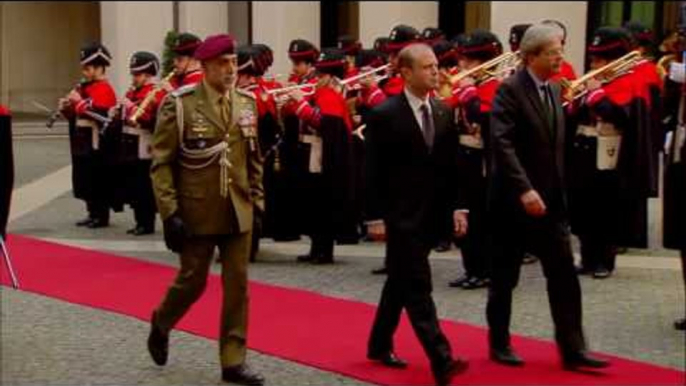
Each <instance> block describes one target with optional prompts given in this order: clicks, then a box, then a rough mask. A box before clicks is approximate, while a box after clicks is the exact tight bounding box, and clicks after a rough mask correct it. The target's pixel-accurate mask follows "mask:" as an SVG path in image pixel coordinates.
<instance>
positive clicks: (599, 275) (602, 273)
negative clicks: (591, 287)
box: [593, 267, 612, 279]
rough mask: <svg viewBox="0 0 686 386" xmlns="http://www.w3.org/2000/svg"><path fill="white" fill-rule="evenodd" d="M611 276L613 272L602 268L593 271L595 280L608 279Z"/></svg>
mask: <svg viewBox="0 0 686 386" xmlns="http://www.w3.org/2000/svg"><path fill="white" fill-rule="evenodd" d="M610 275H612V272H611V271H610V270H609V269H607V268H602V267H600V268H597V269H596V270H595V271H593V278H594V279H607V278H608V277H610Z"/></svg>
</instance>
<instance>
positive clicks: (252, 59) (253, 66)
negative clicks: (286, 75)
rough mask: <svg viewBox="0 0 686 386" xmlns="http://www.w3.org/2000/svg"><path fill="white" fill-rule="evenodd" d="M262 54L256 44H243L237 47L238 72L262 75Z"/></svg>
mask: <svg viewBox="0 0 686 386" xmlns="http://www.w3.org/2000/svg"><path fill="white" fill-rule="evenodd" d="M260 56H261V52H260V50H259V48H257V47H255V46H250V45H243V46H239V47H238V48H236V62H237V63H236V64H237V65H238V73H239V74H246V75H252V76H260V75H262V73H263V72H261V71H260V70H261V63H260Z"/></svg>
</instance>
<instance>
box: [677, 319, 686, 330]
mask: <svg viewBox="0 0 686 386" xmlns="http://www.w3.org/2000/svg"><path fill="white" fill-rule="evenodd" d="M674 328H676V329H677V330H681V331H686V318H683V319H677V320H676V321H674Z"/></svg>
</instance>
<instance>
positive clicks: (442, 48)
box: [431, 35, 466, 252]
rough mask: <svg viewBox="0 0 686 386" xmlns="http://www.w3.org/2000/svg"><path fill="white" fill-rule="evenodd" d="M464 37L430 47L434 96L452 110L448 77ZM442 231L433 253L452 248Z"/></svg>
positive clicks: (454, 69)
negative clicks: (436, 80) (435, 75)
mask: <svg viewBox="0 0 686 386" xmlns="http://www.w3.org/2000/svg"><path fill="white" fill-rule="evenodd" d="M465 36H466V35H463V36H461V37H460V39H458V38H455V40H454V41H455V43H452V42H449V41H447V40H438V41H436V42H435V43H434V44H433V45H432V46H431V48H432V49H433V51H434V55H436V59H437V60H438V72H439V86H438V90H437V91H436V94H437V96H438V97H439V98H441V99H442V100H443V102H444V103H445V104H446V105H448V107H451V108H453V110H454V105H453V101H452V100H453V99H456V98H457V97H456V96H453V89H454V87H453V85H452V83H450V77H451V76H453V75H455V73H456V72H457V69H458V68H459V66H458V54H457V52H458V48H457V45H458V44H461V42H462V41H463V39H462V38H463V37H465ZM444 221H445V223H446V224H448V225H449V224H450V222H451V221H452V217H451V214H450V213H447V212H446V213H445V216H444ZM444 229H445V234H443V235H441V237H440V240H439V241H438V245H437V246H436V247H435V248H434V251H436V252H447V251H449V250H450V249H451V247H452V244H453V239H454V236H453V232H452V230H451V227H450V226H446V227H444Z"/></svg>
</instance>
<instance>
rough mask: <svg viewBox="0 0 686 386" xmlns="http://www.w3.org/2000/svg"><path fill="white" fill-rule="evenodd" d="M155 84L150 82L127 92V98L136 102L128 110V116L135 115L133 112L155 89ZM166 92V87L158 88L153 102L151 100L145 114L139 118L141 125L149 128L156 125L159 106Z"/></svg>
mask: <svg viewBox="0 0 686 386" xmlns="http://www.w3.org/2000/svg"><path fill="white" fill-rule="evenodd" d="M155 86H156V84H154V83H148V84H146V85H144V86H142V87H139V88H137V89H132V90H129V91H128V92H127V93H126V99H128V100H130V101H131V102H133V103H134V105H133V106H131V107H129V109H128V111H126V116H127V117H131V116H133V114H134V113H135V112H136V111H137V110H138V106H139V105H140V104H141V102H143V100H144V99H145V98H146V97H147V96H148V94H149V93H151V92H152V91H153V90H154V88H155ZM166 94H167V93H166V92H165V91H164V89H159V90H157V93H156V94H155V97H154V98H153V100H152V102H150V104H149V105H148V106H147V107H146V108H145V111H144V112H143V114H141V115H140V117H139V118H138V120H137V122H138V123H139V124H140V126H141V127H144V128H148V129H152V128H154V127H155V123H156V118H157V109H158V108H159V106H160V104H161V103H162V100H163V99H164V97H165V96H166Z"/></svg>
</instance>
